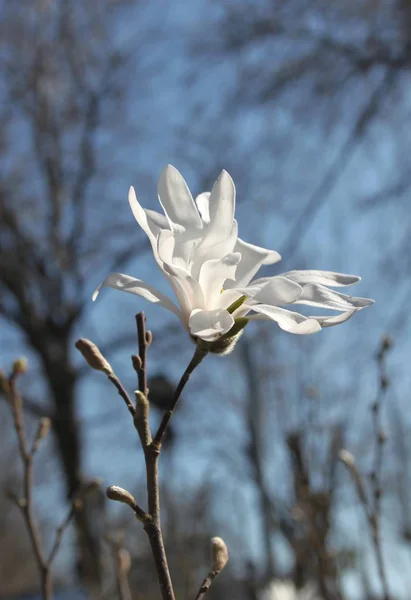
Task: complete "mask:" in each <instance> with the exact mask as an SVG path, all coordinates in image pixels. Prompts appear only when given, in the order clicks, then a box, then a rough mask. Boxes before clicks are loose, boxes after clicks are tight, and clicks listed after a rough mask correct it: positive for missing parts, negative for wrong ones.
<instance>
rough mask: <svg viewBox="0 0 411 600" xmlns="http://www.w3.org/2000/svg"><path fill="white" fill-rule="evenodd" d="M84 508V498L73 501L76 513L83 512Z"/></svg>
mask: <svg viewBox="0 0 411 600" xmlns="http://www.w3.org/2000/svg"><path fill="white" fill-rule="evenodd" d="M83 506H84V502H83V500H82V498H75V499H74V500H73V508H74V510H75V511H77V512H80V511H81V510H83Z"/></svg>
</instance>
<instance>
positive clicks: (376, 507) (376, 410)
mask: <svg viewBox="0 0 411 600" xmlns="http://www.w3.org/2000/svg"><path fill="white" fill-rule="evenodd" d="M390 348H391V341H390V340H389V339H388V338H384V339H383V340H382V343H381V347H380V350H379V352H378V354H377V366H378V377H379V382H378V383H379V385H378V392H377V397H376V399H375V402H374V403H373V405H372V406H371V410H372V414H373V427H374V439H375V444H376V447H375V456H374V464H373V469H372V472H371V477H370V479H371V490H372V496H373V507H372V510H371V514H370V516H369V523H370V527H371V531H372V539H373V545H374V550H375V557H376V560H377V568H378V574H379V577H380V580H381V585H382V588H383V594H384V596H383V598H384V600H390V597H391V596H390V593H389V588H388V581H387V575H386V571H385V565H384V558H383V552H382V545H381V525H380V521H381V499H382V491H381V474H382V464H383V456H384V445H385V441H386V437H385V434H384V431H383V430H382V426H381V408H382V402H383V400H384V396H385V393H386V390H387V388H388V378H387V375H386V372H385V356H386V353H387V352H388V351H389V350H390Z"/></svg>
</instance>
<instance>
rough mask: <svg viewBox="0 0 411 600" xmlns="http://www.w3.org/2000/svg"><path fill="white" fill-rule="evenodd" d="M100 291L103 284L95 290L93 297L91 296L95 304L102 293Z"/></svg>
mask: <svg viewBox="0 0 411 600" xmlns="http://www.w3.org/2000/svg"><path fill="white" fill-rule="evenodd" d="M100 289H101V284H100V285H99V286H98V287H97V288H96V289H95V290H94V292H93V295H92V296H91V299H92V301H93V302H95V301H96V300H97V296H98V295H99V293H100Z"/></svg>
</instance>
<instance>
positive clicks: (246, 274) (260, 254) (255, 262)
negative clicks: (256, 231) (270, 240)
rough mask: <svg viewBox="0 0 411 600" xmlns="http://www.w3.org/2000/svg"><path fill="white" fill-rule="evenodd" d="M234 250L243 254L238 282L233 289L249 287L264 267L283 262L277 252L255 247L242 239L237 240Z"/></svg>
mask: <svg viewBox="0 0 411 600" xmlns="http://www.w3.org/2000/svg"><path fill="white" fill-rule="evenodd" d="M234 250H235V251H236V252H241V262H240V264H239V265H238V269H237V274H236V281H235V283H234V284H233V285H232V286H231V287H234V286H235V287H241V286H245V285H248V284H249V282H250V281H251V279H252V278H253V277H254V275H255V274H256V273H257V271H258V270H259V268H260V267H261V266H262V265H273V264H275V263H276V262H278V261H279V260H281V256H280V254H279V253H278V252H276V251H275V250H267V249H266V248H261V247H260V246H254V245H253V244H249V243H248V242H244V240H241V239H237V243H236V245H235V247H234Z"/></svg>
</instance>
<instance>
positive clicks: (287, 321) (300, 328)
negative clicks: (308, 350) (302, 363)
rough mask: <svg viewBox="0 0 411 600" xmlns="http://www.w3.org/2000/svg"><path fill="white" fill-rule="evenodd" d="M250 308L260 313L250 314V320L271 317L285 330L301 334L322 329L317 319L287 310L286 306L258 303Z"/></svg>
mask: <svg viewBox="0 0 411 600" xmlns="http://www.w3.org/2000/svg"><path fill="white" fill-rule="evenodd" d="M250 308H251V309H252V310H253V311H256V312H257V313H259V314H257V315H251V316H248V317H247V319H248V320H250V321H252V320H258V319H269V320H271V321H275V322H276V323H277V324H278V326H279V327H281V329H283V330H284V331H288V333H295V334H301V335H303V334H308V333H316V332H317V331H321V325H320V324H319V323H318V321H316V320H315V319H309V318H307V317H304V316H303V315H300V314H299V313H296V312H292V311H291V310H286V309H285V308H279V307H278V306H269V305H267V304H257V305H253V306H252V307H250Z"/></svg>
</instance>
